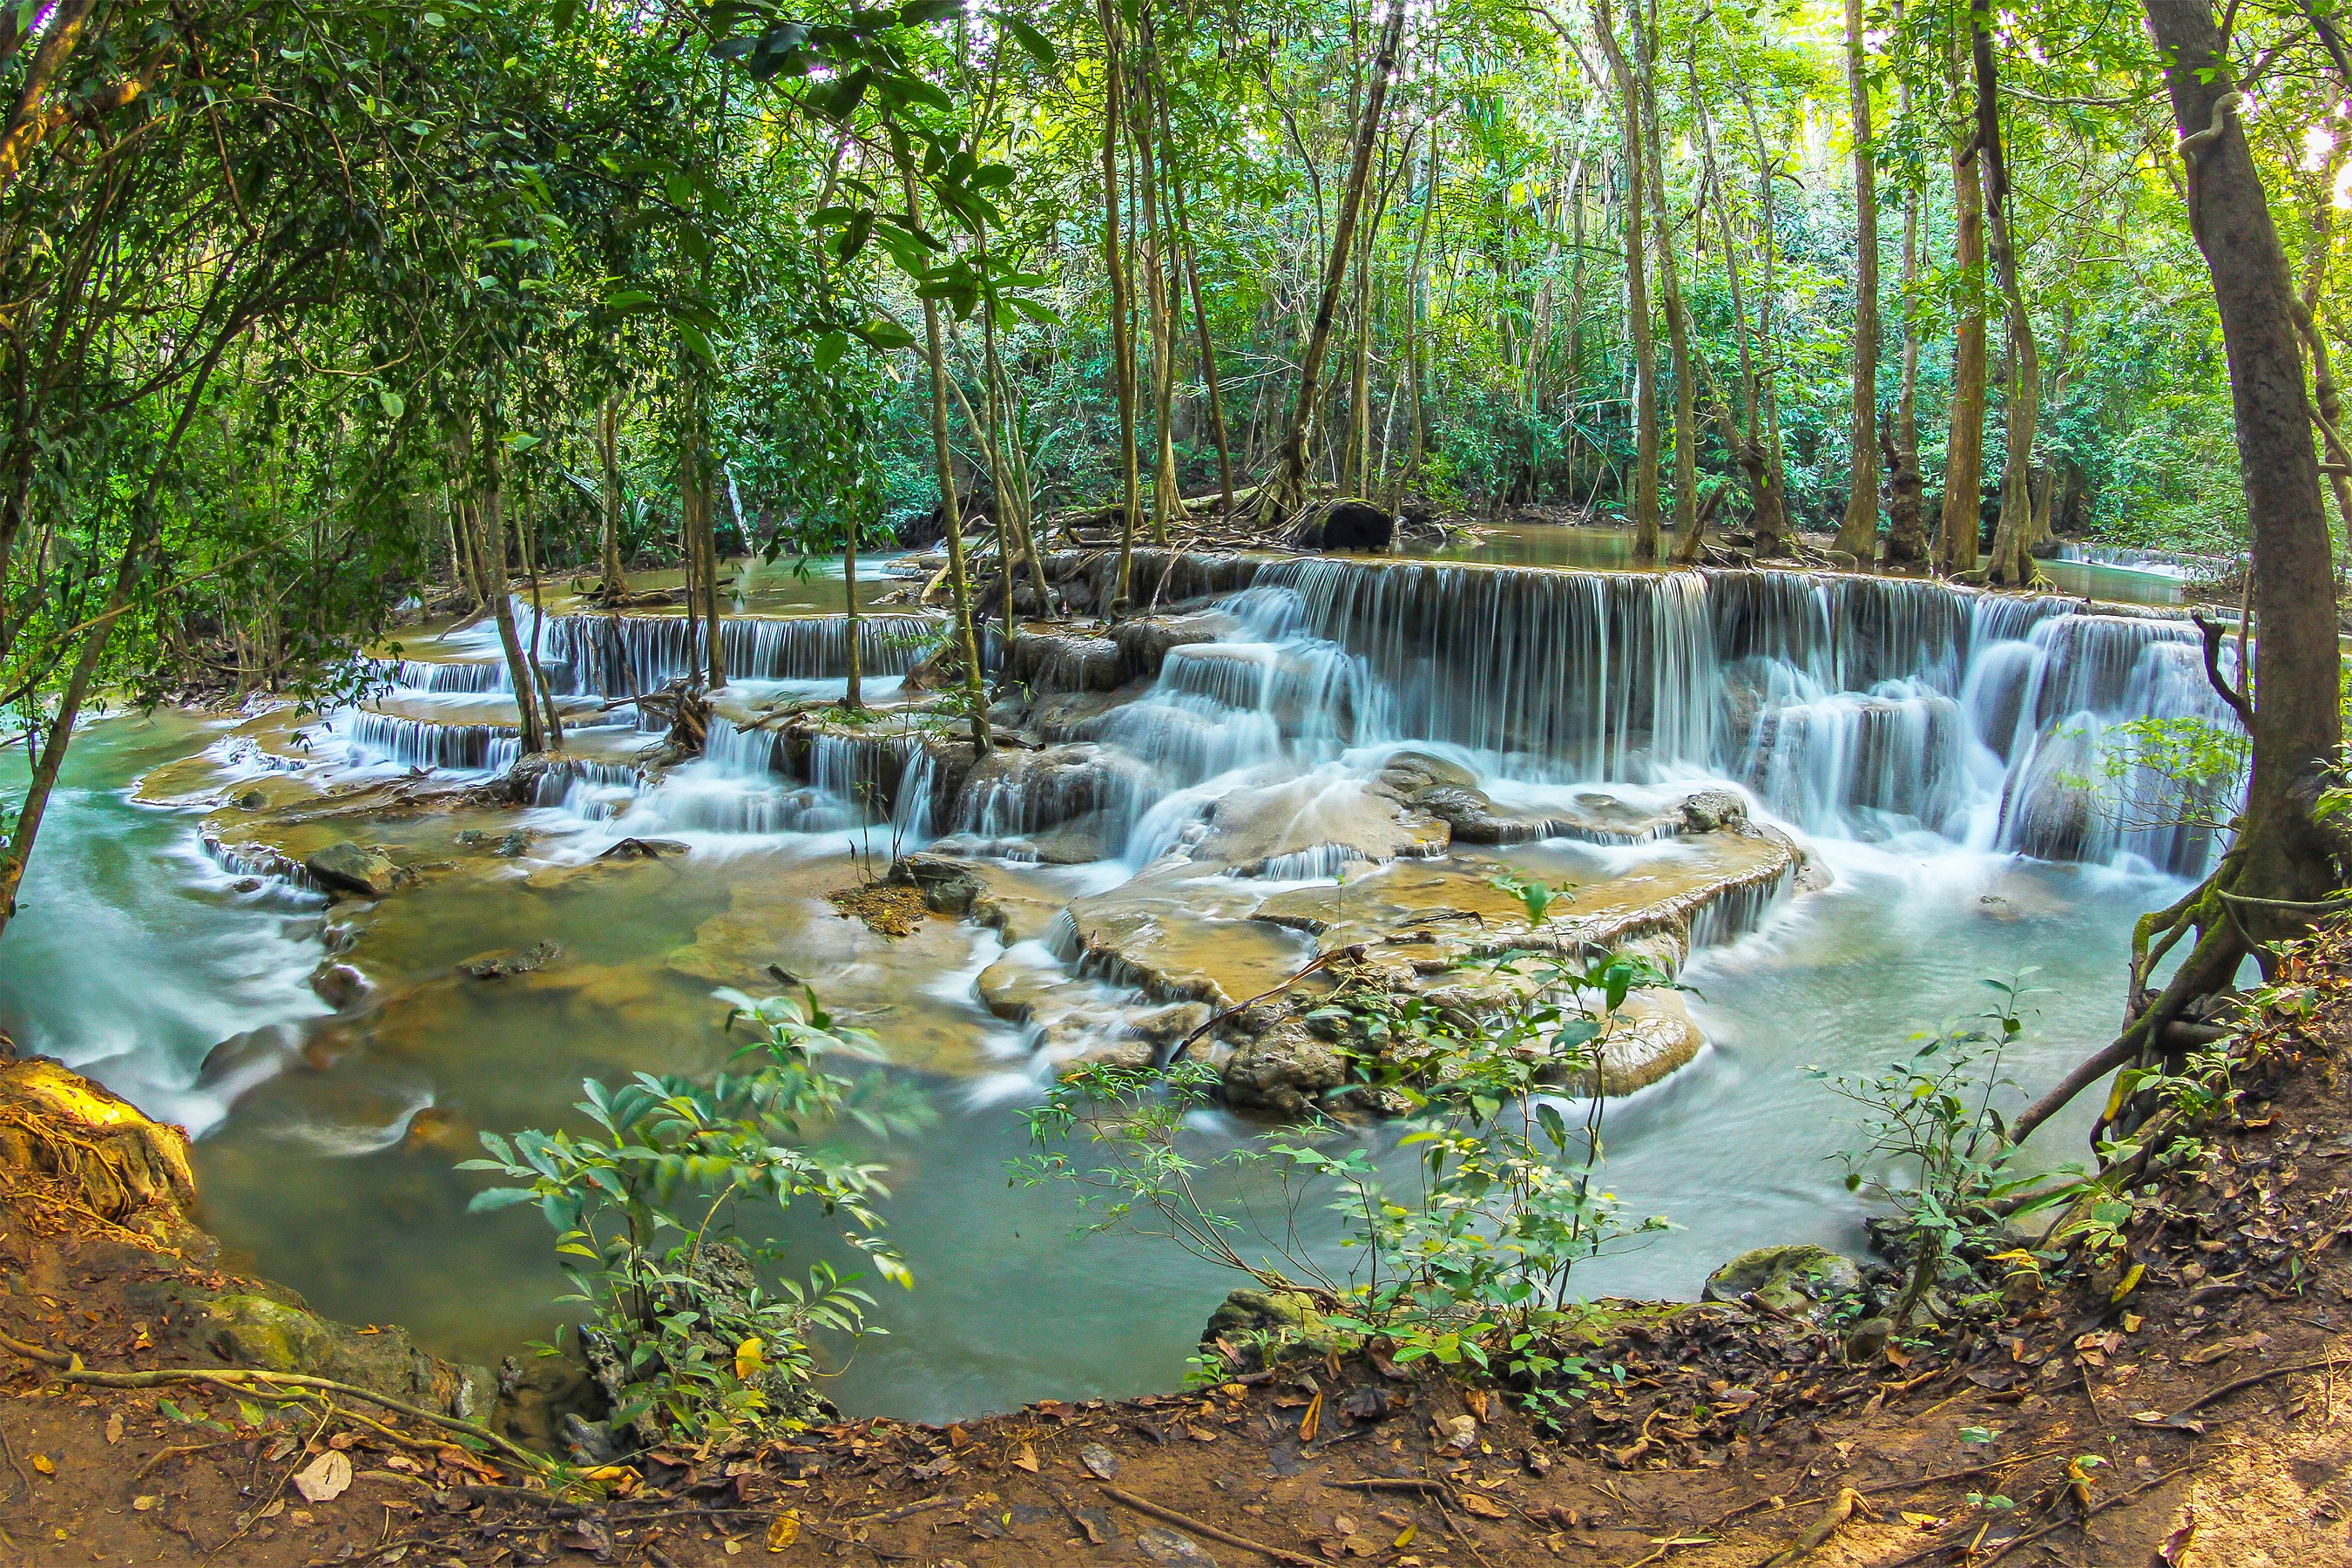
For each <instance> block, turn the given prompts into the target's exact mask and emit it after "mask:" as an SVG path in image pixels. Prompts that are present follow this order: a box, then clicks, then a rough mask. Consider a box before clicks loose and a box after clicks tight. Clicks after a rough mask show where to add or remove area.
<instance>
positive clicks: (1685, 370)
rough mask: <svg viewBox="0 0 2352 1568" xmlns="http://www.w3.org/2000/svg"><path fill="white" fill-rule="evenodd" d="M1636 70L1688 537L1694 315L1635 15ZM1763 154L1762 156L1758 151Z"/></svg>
mask: <svg viewBox="0 0 2352 1568" xmlns="http://www.w3.org/2000/svg"><path fill="white" fill-rule="evenodd" d="M1633 70H1634V75H1635V78H1636V79H1637V80H1638V81H1639V83H1640V86H1641V110H1642V145H1643V153H1644V155H1645V156H1646V157H1647V158H1648V160H1649V168H1650V182H1649V183H1650V198H1651V199H1650V226H1651V229H1652V231H1653V232H1654V234H1655V236H1656V237H1657V247H1658V294H1659V302H1660V304H1662V305H1663V306H1664V309H1665V312H1666V353H1667V357H1668V360H1669V362H1670V363H1672V364H1673V366H1674V372H1675V531H1677V532H1680V533H1683V534H1685V535H1688V534H1690V533H1695V532H1696V531H1697V530H1698V427H1697V426H1698V416H1697V385H1698V375H1697V371H1696V366H1695V364H1694V363H1693V362H1692V358H1691V342H1690V313H1689V311H1687V310H1685V309H1684V308H1683V287H1682V274H1681V268H1679V267H1677V266H1676V265H1675V235H1674V223H1673V219H1672V216H1671V215H1670V214H1669V213H1668V211H1667V208H1666V181H1665V155H1664V147H1663V142H1664V137H1663V136H1662V135H1661V133H1660V132H1659V129H1658V85H1657V64H1656V62H1655V61H1654V59H1653V58H1651V50H1650V29H1649V28H1648V26H1645V25H1644V24H1643V21H1642V19H1641V17H1640V16H1638V15H1636V16H1634V17H1633ZM1759 155H1760V153H1759ZM1756 521H1757V526H1758V529H1759V532H1758V534H1757V538H1756V549H1757V553H1758V554H1759V555H1761V554H1764V553H1767V552H1768V550H1771V551H1777V549H1778V548H1779V537H1778V531H1777V529H1776V530H1775V531H1774V534H1773V537H1772V538H1771V539H1770V541H1769V544H1768V541H1767V538H1766V535H1765V533H1764V532H1763V530H1764V529H1766V528H1767V527H1769V526H1771V525H1772V521H1773V520H1772V519H1769V518H1768V516H1767V514H1766V513H1765V512H1764V511H1763V510H1760V509H1759V511H1758V513H1757V520H1756ZM1633 554H1634V557H1635V559H1637V560H1642V561H1654V560H1656V559H1657V556H1658V552H1657V547H1656V545H1655V544H1653V545H1652V547H1651V548H1650V550H1649V551H1648V552H1646V553H1645V552H1643V549H1642V542H1641V539H1640V537H1639V535H1638V533H1637V534H1636V536H1635V539H1634V542H1633Z"/></svg>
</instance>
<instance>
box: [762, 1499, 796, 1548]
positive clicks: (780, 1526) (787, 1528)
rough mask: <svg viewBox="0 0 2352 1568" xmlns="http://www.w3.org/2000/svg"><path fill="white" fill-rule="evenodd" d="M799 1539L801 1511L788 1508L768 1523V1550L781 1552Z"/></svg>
mask: <svg viewBox="0 0 2352 1568" xmlns="http://www.w3.org/2000/svg"><path fill="white" fill-rule="evenodd" d="M800 1538H801V1510H798V1509H796V1508H788V1509H786V1510H784V1511H783V1512H782V1513H780V1514H778V1515H776V1517H775V1518H774V1519H772V1520H771V1521H769V1523H768V1550H769V1551H771V1552H782V1550H783V1549H784V1548H786V1547H787V1546H790V1545H791V1544H792V1543H793V1542H795V1541H798V1540H799V1539H800Z"/></svg>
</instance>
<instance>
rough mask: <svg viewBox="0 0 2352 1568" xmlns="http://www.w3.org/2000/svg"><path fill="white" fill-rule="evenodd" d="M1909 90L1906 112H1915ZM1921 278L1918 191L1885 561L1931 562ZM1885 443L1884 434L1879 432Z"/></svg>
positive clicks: (1908, 257) (1907, 237) (1907, 252)
mask: <svg viewBox="0 0 2352 1568" xmlns="http://www.w3.org/2000/svg"><path fill="white" fill-rule="evenodd" d="M1910 103H1911V99H1910V92H1909V89H1905V92H1904V95H1903V110H1904V112H1905V113H1906V115H1907V114H1908V113H1909V111H1910ZM1918 281H1919V193H1918V191H1917V190H1916V189H1914V190H1912V191H1909V192H1908V193H1906V195H1905V196H1904V198H1903V384H1902V385H1901V387H1900V388H1898V389H1897V391H1896V393H1895V439H1894V441H1893V443H1892V444H1889V445H1886V449H1885V458H1886V470H1887V472H1886V563H1887V565H1889V566H1895V567H1904V568H1916V567H1924V566H1926V565H1927V508H1926V504H1925V502H1924V500H1923V498H1922V492H1923V491H1924V490H1925V489H1927V481H1926V480H1925V479H1921V478H1920V475H1919V328H1918V322H1917V319H1916V301H1915V300H1914V298H1913V296H1914V293H1915V291H1916V289H1917V287H1918ZM1880 440H1881V442H1882V444H1884V443H1885V432H1883V431H1882V432H1881V433H1880Z"/></svg>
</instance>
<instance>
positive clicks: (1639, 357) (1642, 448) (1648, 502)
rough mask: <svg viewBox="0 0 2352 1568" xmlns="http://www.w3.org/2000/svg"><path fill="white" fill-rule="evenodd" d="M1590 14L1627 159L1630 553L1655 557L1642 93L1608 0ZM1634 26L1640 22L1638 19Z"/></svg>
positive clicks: (1654, 411) (1653, 364)
mask: <svg viewBox="0 0 2352 1568" xmlns="http://www.w3.org/2000/svg"><path fill="white" fill-rule="evenodd" d="M1592 12H1593V19H1594V21H1595V23H1596V24H1597V26H1596V27H1595V33H1596V36H1598V37H1599V38H1600V40H1601V51H1602V52H1603V53H1604V54H1606V55H1607V56H1608V58H1609V71H1610V74H1611V75H1612V76H1614V77H1615V78H1616V79H1617V92H1618V97H1619V99H1620V100H1621V102H1620V111H1619V112H1620V119H1621V121H1622V130H1621V132H1620V139H1619V141H1620V145H1621V146H1622V148H1623V149H1624V159H1625V220H1624V226H1623V245H1624V250H1625V317H1626V325H1627V328H1628V331H1629V332H1630V334H1631V335H1632V337H1633V558H1634V559H1635V560H1636V561H1655V560H1656V559H1657V558H1658V351H1657V345H1656V344H1655V343H1654V342H1653V341H1652V340H1651V335H1650V289H1649V279H1648V268H1647V266H1646V263H1645V260H1644V258H1643V247H1645V246H1646V245H1647V244H1648V241H1647V240H1646V239H1644V238H1643V189H1642V186H1643V163H1645V162H1646V160H1644V159H1643V156H1642V152H1641V149H1642V92H1641V88H1640V86H1639V84H1637V83H1636V82H1635V80H1634V79H1633V69H1632V68H1631V67H1629V66H1628V65H1627V64H1626V63H1625V52H1624V50H1623V49H1622V48H1621V47H1618V43H1617V25H1616V23H1615V21H1614V20H1613V19H1612V17H1611V16H1610V13H1609V0H1593V7H1592ZM1633 25H1634V26H1637V27H1638V26H1640V25H1641V22H1640V18H1639V17H1636V18H1635V19H1634V22H1633Z"/></svg>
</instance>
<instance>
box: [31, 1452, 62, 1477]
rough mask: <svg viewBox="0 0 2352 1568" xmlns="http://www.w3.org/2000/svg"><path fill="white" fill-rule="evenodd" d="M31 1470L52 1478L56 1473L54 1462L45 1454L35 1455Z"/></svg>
mask: <svg viewBox="0 0 2352 1568" xmlns="http://www.w3.org/2000/svg"><path fill="white" fill-rule="evenodd" d="M33 1468H35V1469H37V1470H38V1471H40V1472H41V1474H43V1475H45V1476H54V1475H56V1474H57V1473H58V1467H57V1464H56V1462H55V1461H54V1460H52V1459H51V1458H49V1457H48V1456H47V1454H36V1455H34V1456H33Z"/></svg>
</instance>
